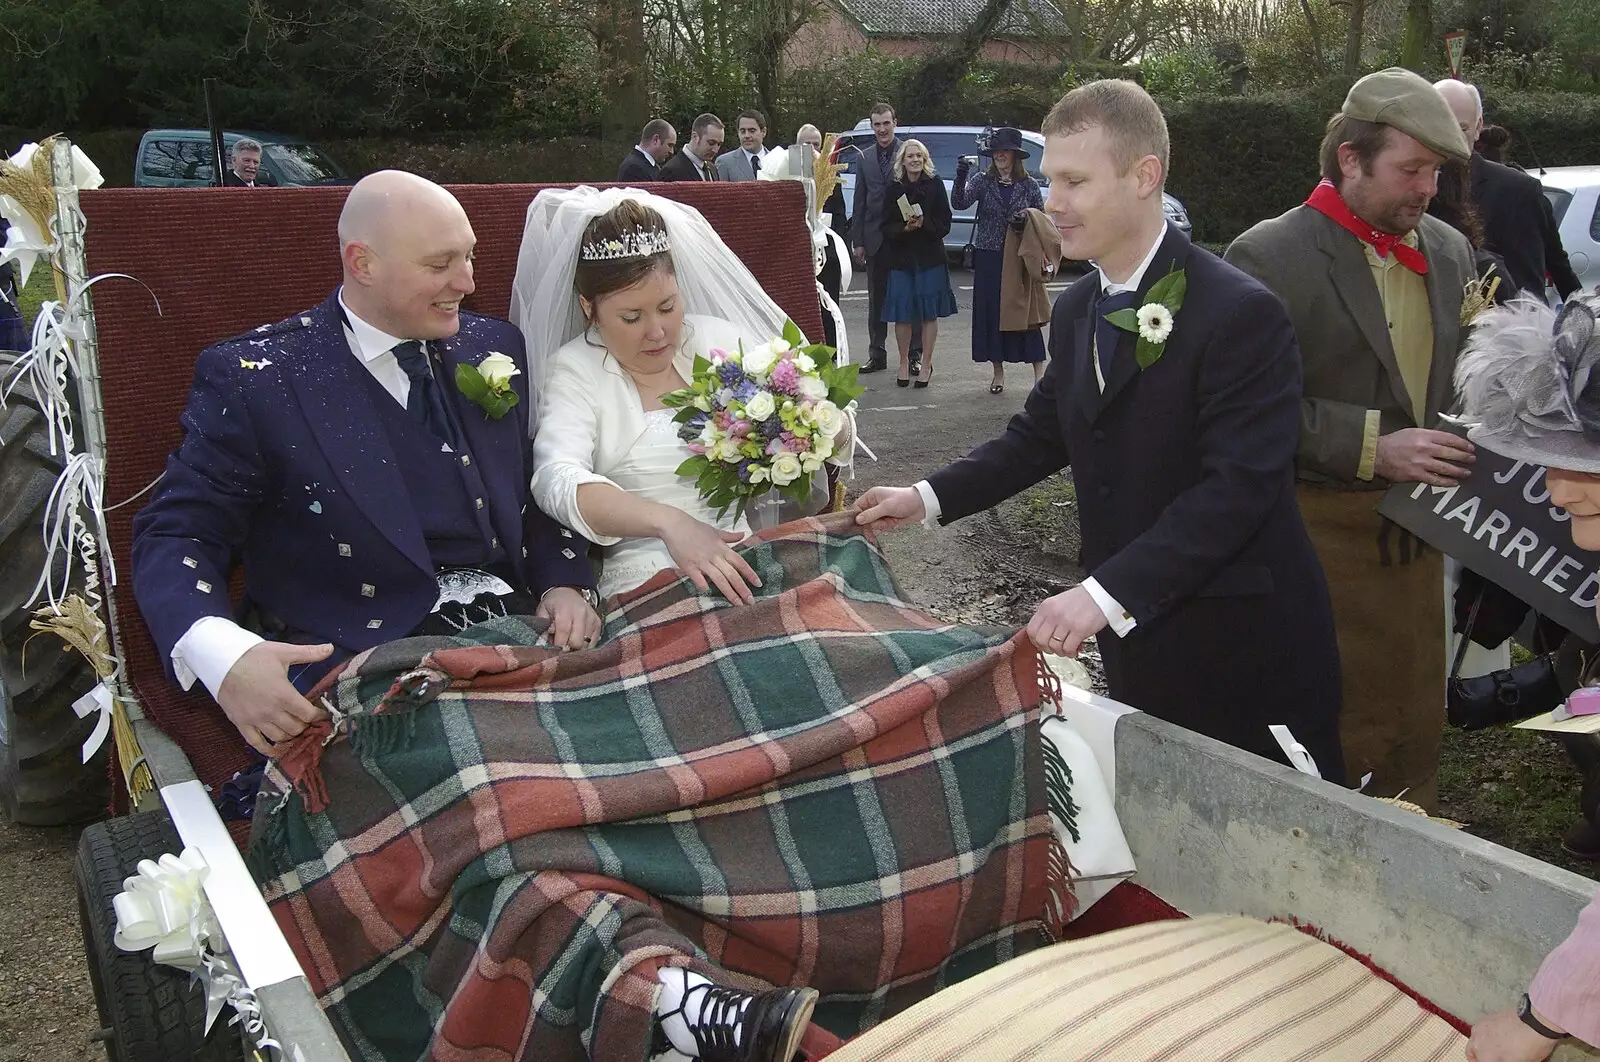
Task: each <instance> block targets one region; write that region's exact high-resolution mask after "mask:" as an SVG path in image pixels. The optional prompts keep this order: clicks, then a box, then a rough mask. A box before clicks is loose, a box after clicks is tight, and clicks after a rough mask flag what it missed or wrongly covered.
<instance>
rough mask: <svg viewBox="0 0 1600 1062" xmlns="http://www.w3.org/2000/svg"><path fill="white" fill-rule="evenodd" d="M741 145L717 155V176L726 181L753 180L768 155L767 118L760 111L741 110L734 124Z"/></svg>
mask: <svg viewBox="0 0 1600 1062" xmlns="http://www.w3.org/2000/svg"><path fill="white" fill-rule="evenodd" d="M734 129H735V131H736V132H737V133H738V134H739V146H738V147H736V148H734V149H732V150H731V151H724V152H723V153H722V154H721V155H718V156H717V176H718V177H719V178H720V179H722V180H724V181H753V180H755V179H756V174H758V173H760V172H761V160H762V159H764V158H766V156H767V147H766V140H767V118H766V115H764V114H762V113H761V112H760V111H740V112H739V117H738V118H737V119H736V122H735V125H734Z"/></svg>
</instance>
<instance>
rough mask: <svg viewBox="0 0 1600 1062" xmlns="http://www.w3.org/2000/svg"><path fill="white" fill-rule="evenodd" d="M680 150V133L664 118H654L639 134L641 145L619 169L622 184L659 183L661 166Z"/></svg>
mask: <svg viewBox="0 0 1600 1062" xmlns="http://www.w3.org/2000/svg"><path fill="white" fill-rule="evenodd" d="M677 150H678V131H677V130H676V129H674V128H672V123H671V122H669V121H667V120H666V119H664V118H652V119H651V120H650V121H648V122H646V123H645V126H644V130H643V131H642V132H640V134H639V143H638V145H637V146H636V147H634V149H633V150H632V151H630V152H628V154H627V157H625V158H624V159H623V160H622V165H620V166H618V167H617V180H618V181H622V182H633V181H659V180H661V164H662V163H663V162H665V161H667V160H668V159H670V158H671V157H672V155H673V152H675V151H677Z"/></svg>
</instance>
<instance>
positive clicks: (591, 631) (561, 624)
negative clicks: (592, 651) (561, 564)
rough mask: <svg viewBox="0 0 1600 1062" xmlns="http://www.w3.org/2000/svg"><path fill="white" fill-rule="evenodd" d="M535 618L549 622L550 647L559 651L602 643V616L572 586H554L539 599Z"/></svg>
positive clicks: (585, 647)
mask: <svg viewBox="0 0 1600 1062" xmlns="http://www.w3.org/2000/svg"><path fill="white" fill-rule="evenodd" d="M534 615H535V616H538V617H540V618H541V619H547V620H549V621H550V629H549V632H548V633H549V635H550V645H551V646H552V647H553V648H556V649H588V648H589V647H590V646H592V645H594V644H595V642H597V641H599V640H600V614H599V613H597V612H596V611H595V610H594V609H592V608H590V607H589V600H588V598H586V597H584V596H583V594H581V593H579V592H578V591H577V590H574V589H573V588H572V587H570V586H552V587H551V588H550V589H548V590H546V591H545V592H544V596H543V597H541V598H540V599H539V608H538V609H537V610H536V611H535V612H534Z"/></svg>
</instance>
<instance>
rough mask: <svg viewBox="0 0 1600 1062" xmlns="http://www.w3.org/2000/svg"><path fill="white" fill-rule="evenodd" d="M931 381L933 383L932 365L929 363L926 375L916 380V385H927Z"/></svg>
mask: <svg viewBox="0 0 1600 1062" xmlns="http://www.w3.org/2000/svg"><path fill="white" fill-rule="evenodd" d="M931 383H933V366H931V365H930V366H928V375H927V376H924V377H922V378H920V379H919V380H917V386H918V387H927V386H928V385H929V384H931Z"/></svg>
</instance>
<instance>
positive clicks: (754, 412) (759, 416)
mask: <svg viewBox="0 0 1600 1062" xmlns="http://www.w3.org/2000/svg"><path fill="white" fill-rule="evenodd" d="M777 411H778V403H777V402H776V401H774V400H773V397H772V392H770V391H757V392H756V393H755V394H753V395H751V396H750V401H748V402H746V403H745V404H744V415H745V416H746V417H749V418H750V419H751V420H753V421H756V422H758V423H759V422H760V421H763V420H766V419H767V418H768V417H770V416H772V414H774V413H776V412H777Z"/></svg>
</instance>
